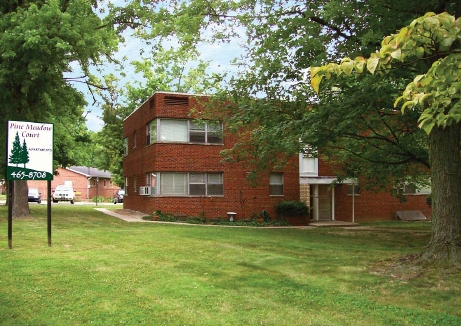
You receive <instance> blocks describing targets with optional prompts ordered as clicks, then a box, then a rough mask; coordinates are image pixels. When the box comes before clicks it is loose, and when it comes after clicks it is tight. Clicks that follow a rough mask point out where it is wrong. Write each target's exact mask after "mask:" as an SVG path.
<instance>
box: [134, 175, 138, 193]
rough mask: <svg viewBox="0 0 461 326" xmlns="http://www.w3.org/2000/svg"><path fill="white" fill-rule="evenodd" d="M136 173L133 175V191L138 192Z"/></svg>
mask: <svg viewBox="0 0 461 326" xmlns="http://www.w3.org/2000/svg"><path fill="white" fill-rule="evenodd" d="M137 184H138V183H137V180H136V175H135V176H134V177H133V191H134V192H138V185H137Z"/></svg>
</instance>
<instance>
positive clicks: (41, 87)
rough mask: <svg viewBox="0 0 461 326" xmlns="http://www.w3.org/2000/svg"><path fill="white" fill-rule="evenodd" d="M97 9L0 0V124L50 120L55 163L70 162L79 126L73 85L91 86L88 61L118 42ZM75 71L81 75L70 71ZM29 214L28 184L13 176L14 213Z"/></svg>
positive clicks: (79, 100)
mask: <svg viewBox="0 0 461 326" xmlns="http://www.w3.org/2000/svg"><path fill="white" fill-rule="evenodd" d="M96 8H97V2H96V1H81V0H70V1H69V0H36V1H33V0H32V1H3V2H2V3H1V4H0V31H1V37H0V101H1V102H2V104H3V105H2V109H1V110H2V115H1V116H2V122H1V123H3V124H4V125H5V121H7V120H28V121H36V122H41V121H43V122H49V123H53V124H54V126H55V128H54V140H55V147H54V154H55V155H54V158H55V161H56V165H57V164H62V165H67V164H68V163H70V162H72V158H71V157H70V156H71V155H70V153H71V151H72V148H73V147H74V145H75V141H74V136H75V133H74V131H75V129H78V128H79V126H84V117H83V107H84V105H85V101H84V98H83V95H82V93H81V92H79V91H78V90H76V88H74V84H75V83H86V84H87V85H88V86H89V87H91V85H96V83H95V79H94V78H93V76H92V75H91V74H90V71H89V68H90V66H91V65H98V64H100V63H102V58H103V57H106V56H107V55H110V54H111V53H112V52H113V51H114V50H115V49H116V46H117V43H118V36H117V34H116V32H115V30H114V28H113V23H112V22H106V21H104V20H102V19H101V18H99V17H98V16H97V15H96V14H95V12H94V11H93V9H96ZM78 70H81V71H82V72H83V74H84V76H82V77H80V76H74V75H73V73H74V72H75V71H78ZM4 137H5V135H3V134H2V135H0V138H1V139H0V161H1V163H0V164H1V167H2V168H1V171H2V173H3V171H4V167H5V166H4V162H5V159H4V155H5V147H4V146H5V143H6V142H5V139H4ZM1 157H3V159H1ZM24 160H27V158H26V157H24ZM22 163H24V162H22ZM28 215H30V212H29V209H28V203H27V184H26V182H25V181H15V197H14V203H13V216H14V217H20V216H28Z"/></svg>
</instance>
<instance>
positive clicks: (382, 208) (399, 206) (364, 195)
mask: <svg viewBox="0 0 461 326" xmlns="http://www.w3.org/2000/svg"><path fill="white" fill-rule="evenodd" d="M426 198H427V195H422V194H421V195H408V196H407V201H406V202H404V203H401V202H400V201H399V199H398V198H396V197H393V196H392V195H391V193H390V191H389V192H385V191H381V192H372V191H363V190H361V191H360V195H357V196H354V211H355V222H364V221H386V220H395V219H396V217H395V213H396V212H397V211H401V210H411V211H413V210H418V211H421V212H422V213H423V214H424V216H426V218H428V219H430V218H431V217H432V210H431V207H430V206H429V205H427V203H426ZM335 219H336V220H339V221H352V196H351V195H347V186H346V185H338V186H336V187H335Z"/></svg>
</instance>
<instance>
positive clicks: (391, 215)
mask: <svg viewBox="0 0 461 326" xmlns="http://www.w3.org/2000/svg"><path fill="white" fill-rule="evenodd" d="M299 171H300V174H299V176H300V189H301V198H302V200H303V201H305V202H306V203H309V207H310V208H311V219H312V220H338V221H347V222H352V221H354V222H364V221H389V220H395V219H396V213H397V212H399V211H406V212H410V211H412V212H420V213H421V214H422V215H424V217H426V218H427V219H430V218H431V217H432V209H431V207H430V206H429V205H428V204H427V200H426V199H427V196H428V195H429V194H430V189H421V190H416V189H415V188H414V187H410V186H408V187H405V189H404V192H405V194H406V202H400V200H399V199H398V198H396V197H394V196H392V195H391V191H390V190H391V189H389V190H388V191H380V192H374V191H365V190H362V189H360V183H362V182H366V180H360V178H359V179H358V180H353V179H348V180H344V181H343V182H342V183H341V184H337V183H336V181H337V178H336V176H335V175H334V173H333V171H332V168H331V166H330V165H329V164H328V163H326V162H324V161H323V160H322V159H321V158H313V157H306V156H304V155H302V154H301V155H300V157H299Z"/></svg>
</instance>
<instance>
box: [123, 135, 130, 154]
mask: <svg viewBox="0 0 461 326" xmlns="http://www.w3.org/2000/svg"><path fill="white" fill-rule="evenodd" d="M128 141H129V139H128V137H125V138H123V156H127V155H128Z"/></svg>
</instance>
